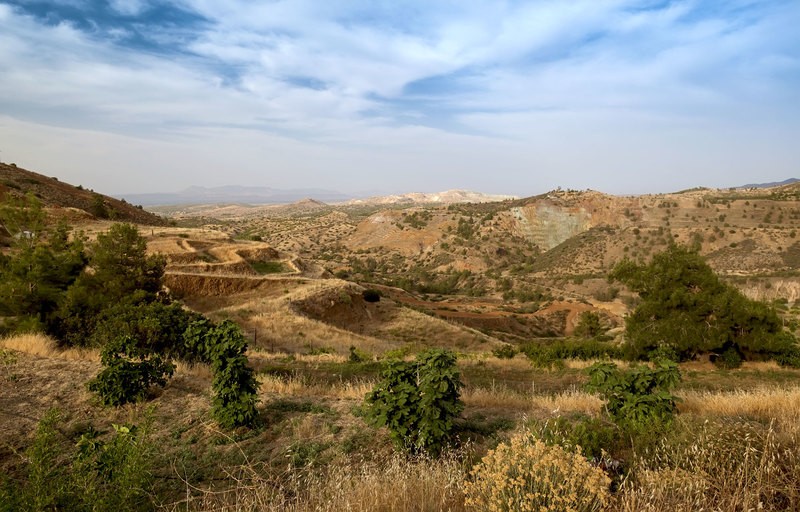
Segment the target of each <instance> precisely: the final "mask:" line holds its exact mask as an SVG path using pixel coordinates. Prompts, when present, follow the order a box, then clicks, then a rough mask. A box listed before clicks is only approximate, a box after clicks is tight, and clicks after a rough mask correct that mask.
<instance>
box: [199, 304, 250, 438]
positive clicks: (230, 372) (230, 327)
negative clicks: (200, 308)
mask: <svg viewBox="0 0 800 512" xmlns="http://www.w3.org/2000/svg"><path fill="white" fill-rule="evenodd" d="M185 337H186V338H187V341H188V343H189V344H190V345H192V346H193V347H195V350H198V351H199V352H200V353H202V354H203V356H204V359H205V360H206V361H207V362H208V363H209V364H210V365H211V368H212V370H213V372H214V380H213V382H212V383H211V388H212V390H213V391H214V398H213V400H212V404H213V410H212V412H213V414H214V418H215V419H216V420H217V421H218V422H219V424H220V425H221V426H223V427H224V428H235V427H242V426H253V425H255V424H256V421H257V420H258V410H257V409H256V403H257V402H258V395H257V393H258V382H256V379H255V376H254V375H253V369H252V368H250V367H249V366H248V365H247V356H245V355H244V354H245V352H246V351H247V340H246V339H245V338H244V336H243V335H242V331H241V330H239V327H238V326H237V325H236V324H235V323H233V322H231V321H230V320H225V321H223V322H221V323H219V324H217V325H214V326H210V323H209V322H208V321H207V320H201V321H200V322H199V323H198V322H194V323H193V324H191V325H190V326H189V328H188V330H187V334H186V336H185Z"/></svg>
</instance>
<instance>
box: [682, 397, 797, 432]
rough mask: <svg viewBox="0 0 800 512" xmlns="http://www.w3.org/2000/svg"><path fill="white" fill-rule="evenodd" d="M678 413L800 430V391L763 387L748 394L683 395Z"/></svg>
mask: <svg viewBox="0 0 800 512" xmlns="http://www.w3.org/2000/svg"><path fill="white" fill-rule="evenodd" d="M680 398H681V399H682V401H681V402H680V403H679V404H678V409H679V411H680V412H681V413H684V414H696V415H699V416H717V417H730V418H737V417H744V418H749V419H756V420H760V421H766V422H769V421H775V422H776V426H777V427H779V428H781V429H784V430H795V431H797V430H798V429H800V387H791V388H781V387H763V388H759V389H755V390H749V391H726V392H710V391H684V392H682V393H680Z"/></svg>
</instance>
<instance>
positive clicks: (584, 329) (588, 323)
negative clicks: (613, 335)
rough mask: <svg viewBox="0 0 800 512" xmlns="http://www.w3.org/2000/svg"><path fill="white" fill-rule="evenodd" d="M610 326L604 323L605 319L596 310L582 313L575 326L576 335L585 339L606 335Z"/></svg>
mask: <svg viewBox="0 0 800 512" xmlns="http://www.w3.org/2000/svg"><path fill="white" fill-rule="evenodd" d="M607 330H608V327H606V326H605V325H603V319H602V318H601V317H600V315H599V314H598V313H596V312H594V311H584V312H583V313H581V316H580V319H579V320H578V325H576V326H575V336H577V337H579V338H583V339H594V338H599V337H600V336H602V335H604V334H605V333H606V331H607Z"/></svg>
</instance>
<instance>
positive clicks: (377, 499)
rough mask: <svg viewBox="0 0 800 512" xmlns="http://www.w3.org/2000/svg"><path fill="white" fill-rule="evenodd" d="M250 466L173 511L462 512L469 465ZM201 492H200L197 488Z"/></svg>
mask: <svg viewBox="0 0 800 512" xmlns="http://www.w3.org/2000/svg"><path fill="white" fill-rule="evenodd" d="M261 469H262V468H260V467H257V466H253V465H249V466H243V467H241V468H239V470H238V471H236V472H235V473H231V475H230V477H231V481H233V482H235V483H236V485H235V486H233V487H232V488H230V489H228V490H222V491H213V490H198V489H191V488H189V489H187V495H192V494H193V495H194V496H192V497H189V498H187V499H186V500H184V501H182V502H180V503H175V504H173V505H172V507H168V509H170V510H174V511H176V512H177V511H179V510H192V511H194V510H198V511H199V510H203V511H223V510H224V511H231V512H244V511H248V512H249V511H254V512H255V511H287V512H312V511H313V512H318V511H327V510H342V511H344V510H346V511H351V512H405V511H410V510H413V511H418V512H440V511H452V512H461V511H464V510H466V509H465V506H464V497H463V493H462V490H461V485H462V482H463V481H464V478H465V477H466V472H467V468H465V467H464V464H463V463H461V462H460V461H459V460H458V459H457V458H456V457H449V458H445V459H442V460H438V461H430V460H419V461H410V460H408V459H407V458H405V457H403V456H402V455H394V456H391V457H390V458H389V459H388V460H385V461H381V462H364V461H357V462H337V463H334V464H332V465H330V466H329V467H328V468H327V469H326V470H325V471H318V472H311V473H303V472H302V471H297V470H295V471H290V472H287V474H284V475H274V474H271V473H270V472H269V471H267V472H263V471H261ZM198 491H199V492H198Z"/></svg>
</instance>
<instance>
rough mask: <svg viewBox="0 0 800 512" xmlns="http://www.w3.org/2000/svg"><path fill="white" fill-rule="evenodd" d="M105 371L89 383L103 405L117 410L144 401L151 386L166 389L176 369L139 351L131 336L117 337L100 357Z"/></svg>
mask: <svg viewBox="0 0 800 512" xmlns="http://www.w3.org/2000/svg"><path fill="white" fill-rule="evenodd" d="M101 361H102V363H103V365H104V366H105V368H104V369H103V370H102V371H101V372H100V373H99V374H97V376H96V377H95V378H94V379H92V380H91V381H90V382H89V390H90V391H92V392H94V393H97V394H98V395H99V396H100V399H101V400H102V401H103V403H104V404H105V405H111V406H115V407H116V406H120V405H124V404H127V403H130V402H138V401H140V400H144V399H145V398H146V397H147V391H148V389H149V388H150V387H151V386H153V385H159V386H162V387H163V386H165V385H166V384H167V377H171V376H172V373H173V371H174V370H175V365H173V364H172V363H171V362H170V361H167V360H164V359H162V358H161V356H160V355H158V354H154V353H152V352H150V351H149V350H147V349H145V348H142V347H141V346H140V343H139V342H138V340H136V339H135V338H133V337H131V336H120V337H118V338H117V339H115V340H114V341H113V342H111V343H109V344H108V345H107V346H106V347H105V348H104V349H103V352H102V354H101Z"/></svg>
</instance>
